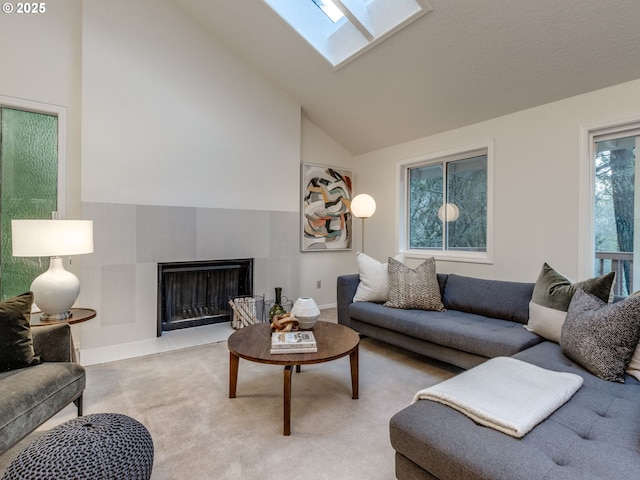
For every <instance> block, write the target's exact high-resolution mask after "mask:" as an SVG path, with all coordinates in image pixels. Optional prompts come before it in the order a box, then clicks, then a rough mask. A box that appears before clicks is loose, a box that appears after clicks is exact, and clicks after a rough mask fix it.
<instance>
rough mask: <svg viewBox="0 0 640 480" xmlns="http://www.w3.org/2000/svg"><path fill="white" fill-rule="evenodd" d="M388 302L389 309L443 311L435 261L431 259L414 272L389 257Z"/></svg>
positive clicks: (386, 304)
mask: <svg viewBox="0 0 640 480" xmlns="http://www.w3.org/2000/svg"><path fill="white" fill-rule="evenodd" d="M388 268H389V300H388V301H387V302H386V303H385V306H387V307H391V308H418V309H422V310H436V311H442V310H444V305H443V304H442V298H441V294H440V286H439V284H438V279H437V277H436V260H435V258H433V257H431V258H428V259H426V260H425V261H424V262H422V263H421V264H420V265H418V267H417V268H416V269H415V270H414V269H412V268H409V267H407V266H406V265H405V264H404V263H402V262H399V261H397V260H395V259H393V258H391V257H389V267H388Z"/></svg>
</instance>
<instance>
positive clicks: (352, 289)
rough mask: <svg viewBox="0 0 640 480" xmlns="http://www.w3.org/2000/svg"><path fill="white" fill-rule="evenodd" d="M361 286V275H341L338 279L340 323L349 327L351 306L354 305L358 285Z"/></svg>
mask: <svg viewBox="0 0 640 480" xmlns="http://www.w3.org/2000/svg"><path fill="white" fill-rule="evenodd" d="M359 284H360V275H358V274H357V273H353V274H351V275H341V276H339V277H338V281H337V290H338V292H337V293H338V323H340V324H342V325H345V326H347V327H350V326H351V317H350V316H349V305H351V304H352V303H353V296H354V295H355V294H356V290H357V289H358V285H359Z"/></svg>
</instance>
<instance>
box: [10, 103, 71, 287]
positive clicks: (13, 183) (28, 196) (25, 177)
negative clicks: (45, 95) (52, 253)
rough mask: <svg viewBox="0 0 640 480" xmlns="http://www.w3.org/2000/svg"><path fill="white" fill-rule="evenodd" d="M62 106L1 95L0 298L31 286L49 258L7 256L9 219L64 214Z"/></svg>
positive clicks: (46, 264) (45, 267)
mask: <svg viewBox="0 0 640 480" xmlns="http://www.w3.org/2000/svg"><path fill="white" fill-rule="evenodd" d="M62 152H64V109H62V108H61V107H49V106H45V105H40V104H36V103H33V102H27V101H23V100H16V99H12V98H9V97H0V175H1V178H0V180H1V181H0V234H1V235H0V237H1V241H0V246H1V251H2V254H1V256H0V272H1V275H0V297H1V299H2V300H6V299H7V298H9V297H12V296H15V295H19V294H21V293H24V292H26V291H27V290H29V287H30V285H31V282H32V281H33V279H34V278H35V277H37V276H38V275H39V274H41V273H42V272H44V271H45V270H46V269H47V268H48V267H49V259H48V258H43V259H38V258H18V257H14V256H13V255H12V254H11V220H12V219H14V218H51V212H52V211H58V212H60V214H61V216H60V218H64V201H63V198H64V195H60V196H59V194H58V193H59V192H64V168H63V166H64V162H62V163H61V164H60V163H59V158H63V156H62V155H61V154H62ZM61 187H62V188H61Z"/></svg>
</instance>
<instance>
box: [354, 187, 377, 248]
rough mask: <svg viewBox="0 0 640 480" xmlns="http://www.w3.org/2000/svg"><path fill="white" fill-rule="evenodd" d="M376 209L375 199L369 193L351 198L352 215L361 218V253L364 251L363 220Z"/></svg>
mask: <svg viewBox="0 0 640 480" xmlns="http://www.w3.org/2000/svg"><path fill="white" fill-rule="evenodd" d="M375 211H376V201H375V200H374V199H373V197H372V196H371V195H368V194H366V193H361V194H360V195H356V196H355V197H353V199H352V200H351V213H353V216H354V217H358V218H361V219H362V253H364V220H365V218H369V217H370V216H372V215H373V214H374V213H375Z"/></svg>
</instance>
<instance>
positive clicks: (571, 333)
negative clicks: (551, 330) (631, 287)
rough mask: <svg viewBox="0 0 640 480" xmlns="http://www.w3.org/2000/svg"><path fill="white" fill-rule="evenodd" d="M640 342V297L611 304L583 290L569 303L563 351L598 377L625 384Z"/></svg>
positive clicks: (563, 335) (561, 339)
mask: <svg viewBox="0 0 640 480" xmlns="http://www.w3.org/2000/svg"><path fill="white" fill-rule="evenodd" d="M639 339H640V297H635V298H626V299H625V300H622V301H621V302H617V303H613V304H607V303H605V302H603V301H602V300H601V299H600V298H598V297H596V296H595V295H592V294H590V293H587V292H586V291H584V290H583V289H580V290H578V291H577V292H576V294H575V295H574V296H573V299H572V300H571V303H570V304H569V310H568V312H567V319H566V320H565V322H564V325H563V326H562V335H561V337H560V346H561V347H562V352H563V353H564V354H565V355H566V356H567V357H569V358H571V359H572V360H574V361H576V362H578V363H579V364H580V365H582V366H583V367H584V368H586V369H587V370H589V371H590V372H591V373H593V374H594V375H596V376H598V377H600V378H602V379H604V380H609V381H613V382H620V383H624V372H625V368H626V367H627V365H628V363H629V361H630V360H631V356H632V355H633V352H634V350H635V348H636V346H637V345H638V340H639Z"/></svg>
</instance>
